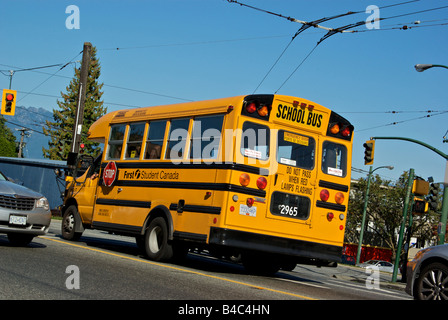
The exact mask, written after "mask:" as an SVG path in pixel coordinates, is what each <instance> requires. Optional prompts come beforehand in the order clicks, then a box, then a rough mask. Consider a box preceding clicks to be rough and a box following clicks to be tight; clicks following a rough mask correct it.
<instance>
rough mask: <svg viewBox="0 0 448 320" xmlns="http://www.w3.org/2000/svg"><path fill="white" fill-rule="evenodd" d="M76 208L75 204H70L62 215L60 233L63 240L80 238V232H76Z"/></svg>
mask: <svg viewBox="0 0 448 320" xmlns="http://www.w3.org/2000/svg"><path fill="white" fill-rule="evenodd" d="M77 214H78V209H77V208H76V206H75V205H71V206H69V207H68V208H67V210H65V212H64V215H63V216H62V224H61V233H62V238H64V239H65V240H72V241H77V240H79V238H81V235H82V232H76V231H75V230H76V227H77V225H76V224H77V223H78V222H77V221H78V220H77V219H76V215H77Z"/></svg>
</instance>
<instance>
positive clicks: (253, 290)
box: [0, 220, 411, 311]
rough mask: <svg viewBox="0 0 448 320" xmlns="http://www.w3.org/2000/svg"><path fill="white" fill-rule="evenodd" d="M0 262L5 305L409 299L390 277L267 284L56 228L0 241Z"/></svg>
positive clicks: (330, 271) (307, 271)
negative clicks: (74, 237) (152, 257)
mask: <svg viewBox="0 0 448 320" xmlns="http://www.w3.org/2000/svg"><path fill="white" fill-rule="evenodd" d="M0 257H1V260H0V299H2V300H9V299H12V300H34V299H39V300H158V301H161V300H173V301H180V300H195V301H201V300H227V301H228V300H232V301H235V300H246V301H252V302H253V301H260V302H261V301H269V300H279V301H284V300H327V299H329V300H364V299H366V300H397V299H398V300H409V299H411V297H410V296H408V295H407V294H406V293H405V292H404V290H403V289H404V284H391V283H390V282H389V280H388V278H389V279H390V274H383V273H381V275H380V278H378V279H377V280H378V281H377V282H375V284H377V286H374V287H373V288H372V286H370V288H369V285H368V283H367V282H368V279H369V274H367V273H366V272H365V271H364V270H363V269H360V268H355V267H347V266H342V265H339V266H338V267H337V268H317V267H314V266H305V265H298V266H297V267H296V268H295V269H294V270H293V271H290V272H287V271H281V272H278V273H277V274H276V275H275V277H261V276H253V275H248V274H246V273H245V271H244V269H243V268H242V267H241V266H240V265H237V264H233V263H229V262H223V261H219V260H216V259H213V258H210V257H205V256H201V255H192V254H190V255H189V256H188V258H187V259H186V261H185V262H183V263H182V264H170V263H156V262H152V261H149V260H147V259H146V258H145V257H144V256H143V255H141V253H140V252H139V250H138V249H137V246H136V245H135V242H134V239H133V238H128V237H122V236H116V235H110V234H108V233H105V232H100V231H92V230H87V231H86V232H85V233H84V234H83V237H81V239H80V241H78V242H69V241H65V240H63V239H62V238H61V237H60V221H57V220H53V221H52V227H51V229H50V232H49V233H48V234H47V235H46V236H41V237H38V238H35V239H34V241H33V242H32V243H31V244H30V245H29V246H27V247H13V246H11V245H10V244H9V242H8V240H7V237H6V235H0ZM369 283H372V282H369ZM175 311H178V310H175ZM234 311H236V309H235V310H234Z"/></svg>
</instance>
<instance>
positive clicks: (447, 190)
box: [371, 137, 448, 245]
mask: <svg viewBox="0 0 448 320" xmlns="http://www.w3.org/2000/svg"><path fill="white" fill-rule="evenodd" d="M371 139H372V140H378V139H386V140H405V141H410V142H413V143H416V144H419V145H422V146H424V147H426V148H428V149H430V150H432V151H434V152H435V153H437V154H438V155H440V156H442V157H443V158H444V159H445V160H447V161H448V154H445V153H443V152H442V151H440V150H439V149H436V148H434V147H433V146H430V145H429V144H427V143H424V142H422V141H419V140H415V139H411V138H406V137H371ZM447 219H448V184H446V183H443V200H442V213H441V215H440V227H441V232H440V233H439V239H438V240H439V241H438V243H437V244H439V245H441V244H444V243H445V234H446V222H447Z"/></svg>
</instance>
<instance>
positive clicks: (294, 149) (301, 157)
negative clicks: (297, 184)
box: [277, 130, 316, 170]
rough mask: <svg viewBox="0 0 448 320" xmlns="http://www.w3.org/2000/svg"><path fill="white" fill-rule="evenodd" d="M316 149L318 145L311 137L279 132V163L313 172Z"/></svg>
mask: <svg viewBox="0 0 448 320" xmlns="http://www.w3.org/2000/svg"><path fill="white" fill-rule="evenodd" d="M315 147H316V143H315V141H314V139H313V138H311V137H307V136H303V135H300V134H296V133H291V132H287V131H283V130H279V131H278V150H277V162H278V163H280V164H284V165H288V166H294V167H299V168H304V169H308V170H312V169H313V168H314V157H315Z"/></svg>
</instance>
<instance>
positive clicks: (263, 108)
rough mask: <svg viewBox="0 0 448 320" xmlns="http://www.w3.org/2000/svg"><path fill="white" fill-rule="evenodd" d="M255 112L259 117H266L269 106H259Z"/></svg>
mask: <svg viewBox="0 0 448 320" xmlns="http://www.w3.org/2000/svg"><path fill="white" fill-rule="evenodd" d="M257 112H258V115H259V116H260V117H266V116H267V115H268V114H269V108H268V107H267V106H261V107H260V108H258V110H257Z"/></svg>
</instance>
